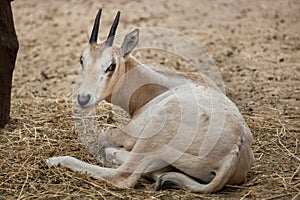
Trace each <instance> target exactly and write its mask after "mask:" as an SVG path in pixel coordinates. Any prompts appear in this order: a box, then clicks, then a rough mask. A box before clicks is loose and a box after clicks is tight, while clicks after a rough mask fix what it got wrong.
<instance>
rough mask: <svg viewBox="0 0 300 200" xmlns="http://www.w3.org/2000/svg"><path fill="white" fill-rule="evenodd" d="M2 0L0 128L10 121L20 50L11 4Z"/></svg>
mask: <svg viewBox="0 0 300 200" xmlns="http://www.w3.org/2000/svg"><path fill="white" fill-rule="evenodd" d="M11 1H12V0H0V128H3V127H4V126H5V124H7V123H8V121H9V118H10V117H9V114H10V97H11V84H12V76H13V70H14V68H15V61H16V57H17V53H18V49H19V44H18V39H17V35H16V31H15V28H14V21H13V16H12V11H11V6H10V2H11Z"/></svg>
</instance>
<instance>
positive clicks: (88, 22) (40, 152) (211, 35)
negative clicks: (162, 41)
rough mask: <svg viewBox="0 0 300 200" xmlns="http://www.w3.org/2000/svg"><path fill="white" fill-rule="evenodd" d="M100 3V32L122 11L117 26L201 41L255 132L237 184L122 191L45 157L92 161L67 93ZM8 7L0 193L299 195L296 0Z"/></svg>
mask: <svg viewBox="0 0 300 200" xmlns="http://www.w3.org/2000/svg"><path fill="white" fill-rule="evenodd" d="M100 7H102V8H104V10H103V15H102V17H103V19H102V21H101V30H100V32H101V37H105V36H106V35H107V32H108V29H109V26H110V23H111V22H112V20H113V17H114V15H115V13H116V11H117V10H120V11H121V12H122V16H121V21H120V24H119V28H118V31H119V32H121V31H125V30H129V29H131V28H133V27H151V26H158V27H163V28H169V29H172V30H176V31H178V32H181V33H183V34H185V35H187V36H189V37H191V38H193V39H194V40H195V41H197V42H198V43H199V44H201V45H202V46H203V47H204V48H205V49H206V51H207V53H208V54H209V55H210V56H211V57H212V59H213V60H214V61H215V63H216V65H217V66H218V67H219V69H220V72H221V74H222V77H223V81H224V83H225V89H226V93H227V95H228V96H229V97H230V98H231V99H232V100H233V101H234V102H235V103H236V104H237V106H238V107H239V109H240V111H241V113H242V114H243V116H244V118H245V120H246V122H247V123H248V125H249V127H250V128H251V130H252V132H253V137H254V143H253V151H254V154H255V163H254V165H253V167H252V168H251V170H250V172H249V174H248V177H247V179H246V181H245V182H244V183H243V184H242V185H239V186H226V187H225V188H224V189H222V190H221V191H219V192H217V193H215V194H196V193H191V192H189V191H183V190H169V191H162V192H156V191H153V190H152V189H151V184H150V183H148V182H147V181H145V180H142V181H140V183H139V186H138V188H137V189H128V190H120V189H118V188H115V187H114V186H112V185H110V184H108V183H105V182H103V181H98V180H94V179H92V178H90V177H88V176H86V175H81V174H78V173H74V172H71V171H69V170H66V169H60V168H50V169H49V168H48V167H47V166H46V165H45V162H44V160H45V159H47V158H49V157H52V156H59V155H71V156H75V157H77V158H79V159H81V160H84V161H87V162H89V163H95V164H99V163H97V161H96V160H95V159H94V158H93V157H92V156H91V155H89V153H88V151H87V150H86V148H85V147H84V145H82V142H81V140H80V139H79V138H78V137H77V135H76V133H75V129H74V121H73V119H72V116H73V111H72V106H73V105H72V93H73V85H74V80H75V79H76V77H77V74H78V70H79V69H80V65H79V56H80V55H81V53H82V50H83V49H84V48H85V46H86V43H87V41H88V35H89V31H90V30H91V27H92V23H93V19H94V17H95V14H96V12H97V10H98V9H99V8H100ZM12 9H13V14H14V21H15V27H16V31H17V35H18V39H19V43H20V49H19V53H18V58H17V63H16V69H15V72H14V81H13V89H12V110H11V117H12V119H11V121H10V123H9V124H8V125H7V126H6V127H5V128H4V129H2V130H0V147H1V148H0V156H1V157H0V168H1V170H0V199H17V198H18V199H56V198H57V199H61V198H66V199H79V198H83V199H119V198H124V199H248V198H249V199H300V176H299V173H300V171H299V170H300V169H299V168H300V167H299V166H300V155H299V153H300V148H299V146H300V144H299V140H300V136H299V135H300V114H299V112H300V110H299V109H300V1H298V0H287V1H284V0H276V1H274V0H252V1H246V0H244V1H232V0H217V1H210V0H202V1H198V0H185V1H184V0H182V1H171V0H168V1H160V0H151V1H147V0H137V1H125V0H120V1H112V0H108V1H97V0H76V1H75V0H64V1H62V0H51V1H40V0H22V1H21V0H15V1H14V2H13V3H12ZM137 54H138V53H137ZM139 57H141V59H143V58H142V57H143V53H141V54H139ZM147 57H149V58H150V59H152V60H154V61H158V60H159V59H161V60H164V58H161V57H160V56H159V55H158V54H153V55H152V56H151V53H150V56H149V55H147ZM165 62H169V64H170V65H172V64H173V62H174V61H172V60H171V61H170V60H169V61H168V60H167V61H166V60H165ZM174 63H176V62H174ZM179 69H180V68H179ZM110 107H111V106H110V105H108V104H105V103H101V104H100V105H99V109H100V110H101V112H100V113H99V118H101V120H100V123H102V122H103V124H111V123H113V122H112V121H111V120H110V118H111V115H112V114H111V113H112V112H111V108H110ZM103 127H104V125H103Z"/></svg>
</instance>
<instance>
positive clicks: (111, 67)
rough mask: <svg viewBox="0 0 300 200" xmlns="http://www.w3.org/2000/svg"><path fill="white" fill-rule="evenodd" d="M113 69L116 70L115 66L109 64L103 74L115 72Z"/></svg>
mask: <svg viewBox="0 0 300 200" xmlns="http://www.w3.org/2000/svg"><path fill="white" fill-rule="evenodd" d="M115 69H116V64H115V63H111V64H110V65H109V67H108V68H107V69H106V70H105V73H107V72H113V71H115Z"/></svg>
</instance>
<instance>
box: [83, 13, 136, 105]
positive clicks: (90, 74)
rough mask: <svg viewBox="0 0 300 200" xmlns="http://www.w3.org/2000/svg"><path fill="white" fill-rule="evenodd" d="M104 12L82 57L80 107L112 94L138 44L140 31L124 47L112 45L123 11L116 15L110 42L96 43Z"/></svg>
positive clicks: (127, 39)
mask: <svg viewBox="0 0 300 200" xmlns="http://www.w3.org/2000/svg"><path fill="white" fill-rule="evenodd" d="M100 17H101V9H100V10H99V12H98V14H97V16H96V19H95V23H94V27H93V31H92V34H91V38H90V41H89V44H88V46H87V47H86V49H85V50H84V51H83V54H82V56H81V57H80V63H81V65H82V76H83V79H82V83H81V86H80V88H79V92H78V95H77V103H78V104H79V105H80V106H81V107H89V106H92V105H94V104H96V103H97V102H99V101H101V100H105V99H107V98H109V97H110V96H111V95H112V92H113V90H114V86H115V85H116V83H117V81H118V80H119V78H120V77H122V75H124V73H125V62H126V61H127V59H128V57H129V54H130V52H131V51H132V50H133V49H134V47H135V46H136V45H137V43H138V36H139V30H138V29H135V30H133V31H131V32H130V33H128V34H127V35H126V36H125V38H124V41H123V44H122V46H121V47H116V46H113V42H114V37H115V33H116V29H117V26H118V23H119V18H120V12H118V13H117V15H116V17H115V20H114V22H113V24H112V26H111V29H110V32H109V35H108V37H107V39H106V40H105V41H103V42H100V43H97V38H98V29H99V24H100Z"/></svg>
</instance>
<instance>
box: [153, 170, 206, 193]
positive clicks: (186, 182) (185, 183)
mask: <svg viewBox="0 0 300 200" xmlns="http://www.w3.org/2000/svg"><path fill="white" fill-rule="evenodd" d="M154 189H155V190H165V189H185V190H190V191H194V192H199V191H201V192H203V190H204V189H205V187H203V184H200V183H198V182H197V181H195V180H194V179H192V178H191V177H189V176H187V175H185V174H182V173H179V172H166V173H163V174H161V175H160V176H159V177H158V179H157V181H156V183H155V186H154Z"/></svg>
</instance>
